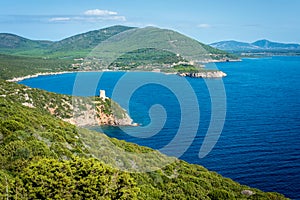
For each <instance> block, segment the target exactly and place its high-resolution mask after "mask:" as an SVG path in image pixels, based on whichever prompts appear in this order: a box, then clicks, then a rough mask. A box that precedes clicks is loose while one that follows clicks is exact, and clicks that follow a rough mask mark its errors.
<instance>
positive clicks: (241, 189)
mask: <svg viewBox="0 0 300 200" xmlns="http://www.w3.org/2000/svg"><path fill="white" fill-rule="evenodd" d="M3 84H4V85H5V84H6V83H5V82H3ZM9 87H10V89H11V90H12V91H14V90H15V87H17V86H16V84H11V85H10V86H9ZM18 89H20V88H18ZM23 92H25V93H26V91H23ZM36 94H37V95H39V90H37V91H36ZM0 152H1V153H0V198H1V199H7V198H8V199H45V198H52V199H87V198H90V199H103V198H106V199H208V200H209V199H274V200H275V199H278V200H280V199H285V198H284V197H283V196H282V195H280V194H277V193H265V192H262V191H260V190H257V189H254V188H250V187H247V186H242V185H240V184H238V183H236V182H234V181H232V180H230V179H227V178H224V177H222V176H220V175H218V174H216V173H214V172H209V171H208V170H207V169H205V168H203V167H201V166H198V165H191V164H188V163H186V162H183V161H180V160H176V159H173V158H168V157H166V156H164V155H162V154H160V153H159V152H156V151H153V150H151V149H149V148H145V147H141V146H138V145H135V144H131V143H127V142H124V141H119V140H116V139H111V138H108V137H107V136H105V135H104V134H100V133H97V132H93V131H90V130H87V129H81V128H76V127H75V126H73V125H70V124H68V123H66V122H63V121H61V120H59V119H57V118H55V117H53V116H51V115H49V114H47V113H43V112H41V110H39V109H38V108H28V107H25V106H22V105H21V104H19V103H17V102H15V100H14V98H11V99H10V98H9V99H6V98H5V97H4V96H3V94H2V93H1V92H0ZM122 152H129V153H132V154H133V156H129V157H128V156H123V155H122ZM148 152H153V157H152V159H150V160H143V159H138V158H137V156H136V155H138V154H141V153H148ZM126 155H128V154H126ZM170 159H171V160H173V162H172V163H171V164H169V165H167V166H165V167H163V168H161V169H157V170H155V171H153V172H147V173H128V172H124V171H121V170H120V168H115V167H114V166H115V165H112V164H111V163H115V164H116V166H119V167H120V166H125V167H126V165H129V166H130V165H132V164H133V163H134V164H135V167H138V166H139V167H143V166H147V165H149V163H148V162H149V161H150V162H152V164H155V163H157V162H158V161H159V160H170Z"/></svg>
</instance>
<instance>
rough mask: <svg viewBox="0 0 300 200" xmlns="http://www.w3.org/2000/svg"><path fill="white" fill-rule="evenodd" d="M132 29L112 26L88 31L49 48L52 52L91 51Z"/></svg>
mask: <svg viewBox="0 0 300 200" xmlns="http://www.w3.org/2000/svg"><path fill="white" fill-rule="evenodd" d="M130 29H133V27H127V26H112V27H108V28H104V29H100V30H95V31H89V32H87V33H82V34H79V35H75V36H72V37H69V38H66V39H63V40H61V41H58V42H55V43H53V44H52V45H51V46H50V48H49V53H52V52H68V51H91V50H92V49H93V48H95V47H96V46H97V45H99V44H100V43H101V42H103V41H104V40H106V39H108V38H110V37H112V36H114V35H117V34H119V33H121V32H124V31H127V30H130Z"/></svg>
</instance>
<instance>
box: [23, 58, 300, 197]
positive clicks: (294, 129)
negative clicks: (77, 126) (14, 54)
mask: <svg viewBox="0 0 300 200" xmlns="http://www.w3.org/2000/svg"><path fill="white" fill-rule="evenodd" d="M217 66H218V68H219V69H221V70H222V71H224V72H226V73H227V74H228V77H226V78H224V79H223V82H224V87H225V91H226V99H225V100H226V105H225V106H227V109H226V120H225V124H224V128H223V130H222V132H221V135H220V138H219V140H218V142H217V144H216V145H215V146H214V148H213V150H212V151H211V152H210V153H209V154H208V155H207V156H206V157H204V158H201V159H200V158H199V150H200V148H201V146H202V144H203V141H204V137H205V136H206V134H207V131H208V128H209V124H210V122H211V114H212V102H213V100H212V99H215V100H216V102H217V104H216V105H215V104H214V105H213V106H217V110H220V109H222V108H223V106H224V105H218V104H222V102H223V101H222V99H221V98H223V96H222V92H219V93H218V92H213V93H212V92H211V93H209V89H212V91H214V90H215V91H218V90H221V89H222V87H219V86H218V84H219V83H220V80H210V82H206V81H204V80H203V79H190V78H187V79H185V78H181V77H177V76H175V75H163V74H158V73H130V76H129V77H128V79H129V80H123V79H122V77H123V78H124V73H104V74H101V73H85V74H80V75H79V76H76V74H63V75H55V76H42V77H38V78H33V79H28V80H24V81H22V82H20V83H22V84H25V85H28V86H31V87H37V88H42V89H45V90H48V91H52V92H57V93H62V94H76V95H82V96H92V95H95V94H98V92H97V91H98V90H99V89H105V90H106V93H107V96H109V97H113V99H115V100H116V101H117V102H118V103H120V104H121V105H122V106H123V107H126V105H127V104H126V103H127V102H129V103H128V110H129V112H130V115H131V117H132V118H133V119H134V121H135V122H138V123H140V124H141V125H142V127H139V128H134V127H128V128H125V129H124V130H121V129H119V128H113V127H102V128H101V129H100V128H94V129H96V130H104V131H105V133H106V134H107V135H109V136H111V137H116V138H118V139H124V140H127V141H130V142H135V143H138V144H140V145H144V146H149V147H152V148H155V149H159V150H162V151H163V152H164V153H167V154H169V155H177V154H176V151H181V150H184V154H183V155H181V157H180V158H181V159H183V160H186V161H187V162H190V163H196V164H201V165H203V166H205V167H206V168H208V169H210V170H213V171H216V172H218V173H220V174H222V175H223V176H226V177H230V178H232V179H234V180H235V181H238V182H240V183H241V184H246V185H249V186H252V187H257V188H259V189H261V190H264V191H277V192H280V193H283V194H285V195H286V196H287V197H290V198H293V199H300V193H299V191H300V100H299V99H300V81H299V78H300V57H273V58H262V59H244V60H243V62H236V63H218V64H217ZM77 75H78V74H77ZM100 75H101V79H100V82H99V84H98V79H99V76H100ZM78 77H79V78H78ZM76 78H77V79H76ZM75 79H76V80H77V84H76V83H75V86H76V87H75V89H74V81H75ZM78 79H80V80H81V81H82V82H79V84H78ZM179 79H184V80H186V81H187V82H188V83H189V84H190V85H191V86H192V90H190V89H189V88H188V87H186V85H185V83H184V82H183V83H181V82H180V81H179V83H178V82H177V81H178V80H179ZM83 83H85V84H83ZM140 83H142V84H141V85H139V84H140ZM159 83H161V84H159ZM214 83H218V84H217V85H214ZM137 85H139V86H140V87H136V88H135V89H134V90H133V92H132V93H130V94H129V91H127V89H128V88H129V89H130V88H131V87H132V88H134V86H137ZM116 88H117V89H116ZM191 91H194V92H193V93H194V94H195V96H193V94H191ZM122 92H123V93H124V94H123V95H124V98H122V95H121V97H120V96H118V95H116V94H115V93H118V94H122ZM215 93H216V94H215ZM128 95H129V96H130V99H129V100H128V99H126V98H125V96H128ZM176 95H177V96H176ZM212 96H214V98H211V97H212ZM194 97H195V98H196V101H197V105H195V102H194V101H193V99H194ZM219 100H220V101H219ZM158 104H159V105H160V106H157V105H158ZM153 105H156V106H154V107H152V106H153ZM180 106H181V107H180ZM197 106H199V107H197ZM163 108H164V109H163ZM149 110H150V111H151V112H150V114H149ZM221 113H222V112H221ZM198 118H199V119H200V120H199V122H198ZM151 120H152V121H151ZM213 120H216V121H218V120H220V121H222V120H221V119H219V118H217V119H213ZM183 121H184V125H183V128H184V130H185V131H186V133H185V134H186V138H184V137H183V138H182V137H181V138H179V139H180V143H176V145H178V146H177V147H176V146H174V145H173V146H172V145H171V146H170V147H168V148H164V147H165V146H166V145H168V144H169V143H170V141H173V140H174V139H178V138H176V136H177V135H178V133H177V131H178V129H179V127H181V126H182V122H183ZM164 122H165V123H164ZM187 122H188V123H187ZM195 123H196V124H197V126H196V127H195ZM147 125H148V126H147ZM145 126H146V127H147V128H144V129H143V127H145ZM140 130H143V133H142V134H141V133H140ZM189 130H191V131H189ZM193 130H196V132H195V135H193V133H192V132H193ZM124 131H125V132H126V133H129V134H126V133H125V132H124ZM155 131H157V134H154V135H153V136H152V137H149V135H151V134H152V133H153V132H155ZM139 134H141V135H139ZM189 143H191V145H190V144H189ZM181 147H182V148H181Z"/></svg>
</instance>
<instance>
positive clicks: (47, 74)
mask: <svg viewBox="0 0 300 200" xmlns="http://www.w3.org/2000/svg"><path fill="white" fill-rule="evenodd" d="M222 62H242V59H234V60H209V61H204V62H203V63H206V64H208V63H222ZM77 72H153V73H163V74H165V75H179V76H182V75H180V73H178V72H161V71H126V70H124V71H122V70H120V71H110V70H99V71H93V70H91V71H85V70H82V71H61V72H40V73H36V74H33V75H26V76H21V77H14V78H12V79H9V80H6V81H7V82H20V81H23V80H25V79H30V78H37V77H39V76H49V75H60V74H71V73H77ZM219 72H222V71H220V70H219ZM201 73H206V72H201ZM222 73H223V74H224V76H221V77H225V76H227V74H225V73H224V72H222ZM181 74H186V76H187V74H188V73H181ZM190 77H193V78H220V76H217V77H213V76H209V77H206V76H190Z"/></svg>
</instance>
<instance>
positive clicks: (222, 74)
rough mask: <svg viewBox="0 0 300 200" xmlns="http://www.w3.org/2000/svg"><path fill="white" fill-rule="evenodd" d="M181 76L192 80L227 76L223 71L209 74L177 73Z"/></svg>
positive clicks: (209, 72) (208, 72)
mask: <svg viewBox="0 0 300 200" xmlns="http://www.w3.org/2000/svg"><path fill="white" fill-rule="evenodd" d="M177 75H179V76H184V77H185V76H188V77H191V78H222V77H225V76H227V74H225V73H224V72H222V71H207V72H196V73H189V72H183V73H177Z"/></svg>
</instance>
